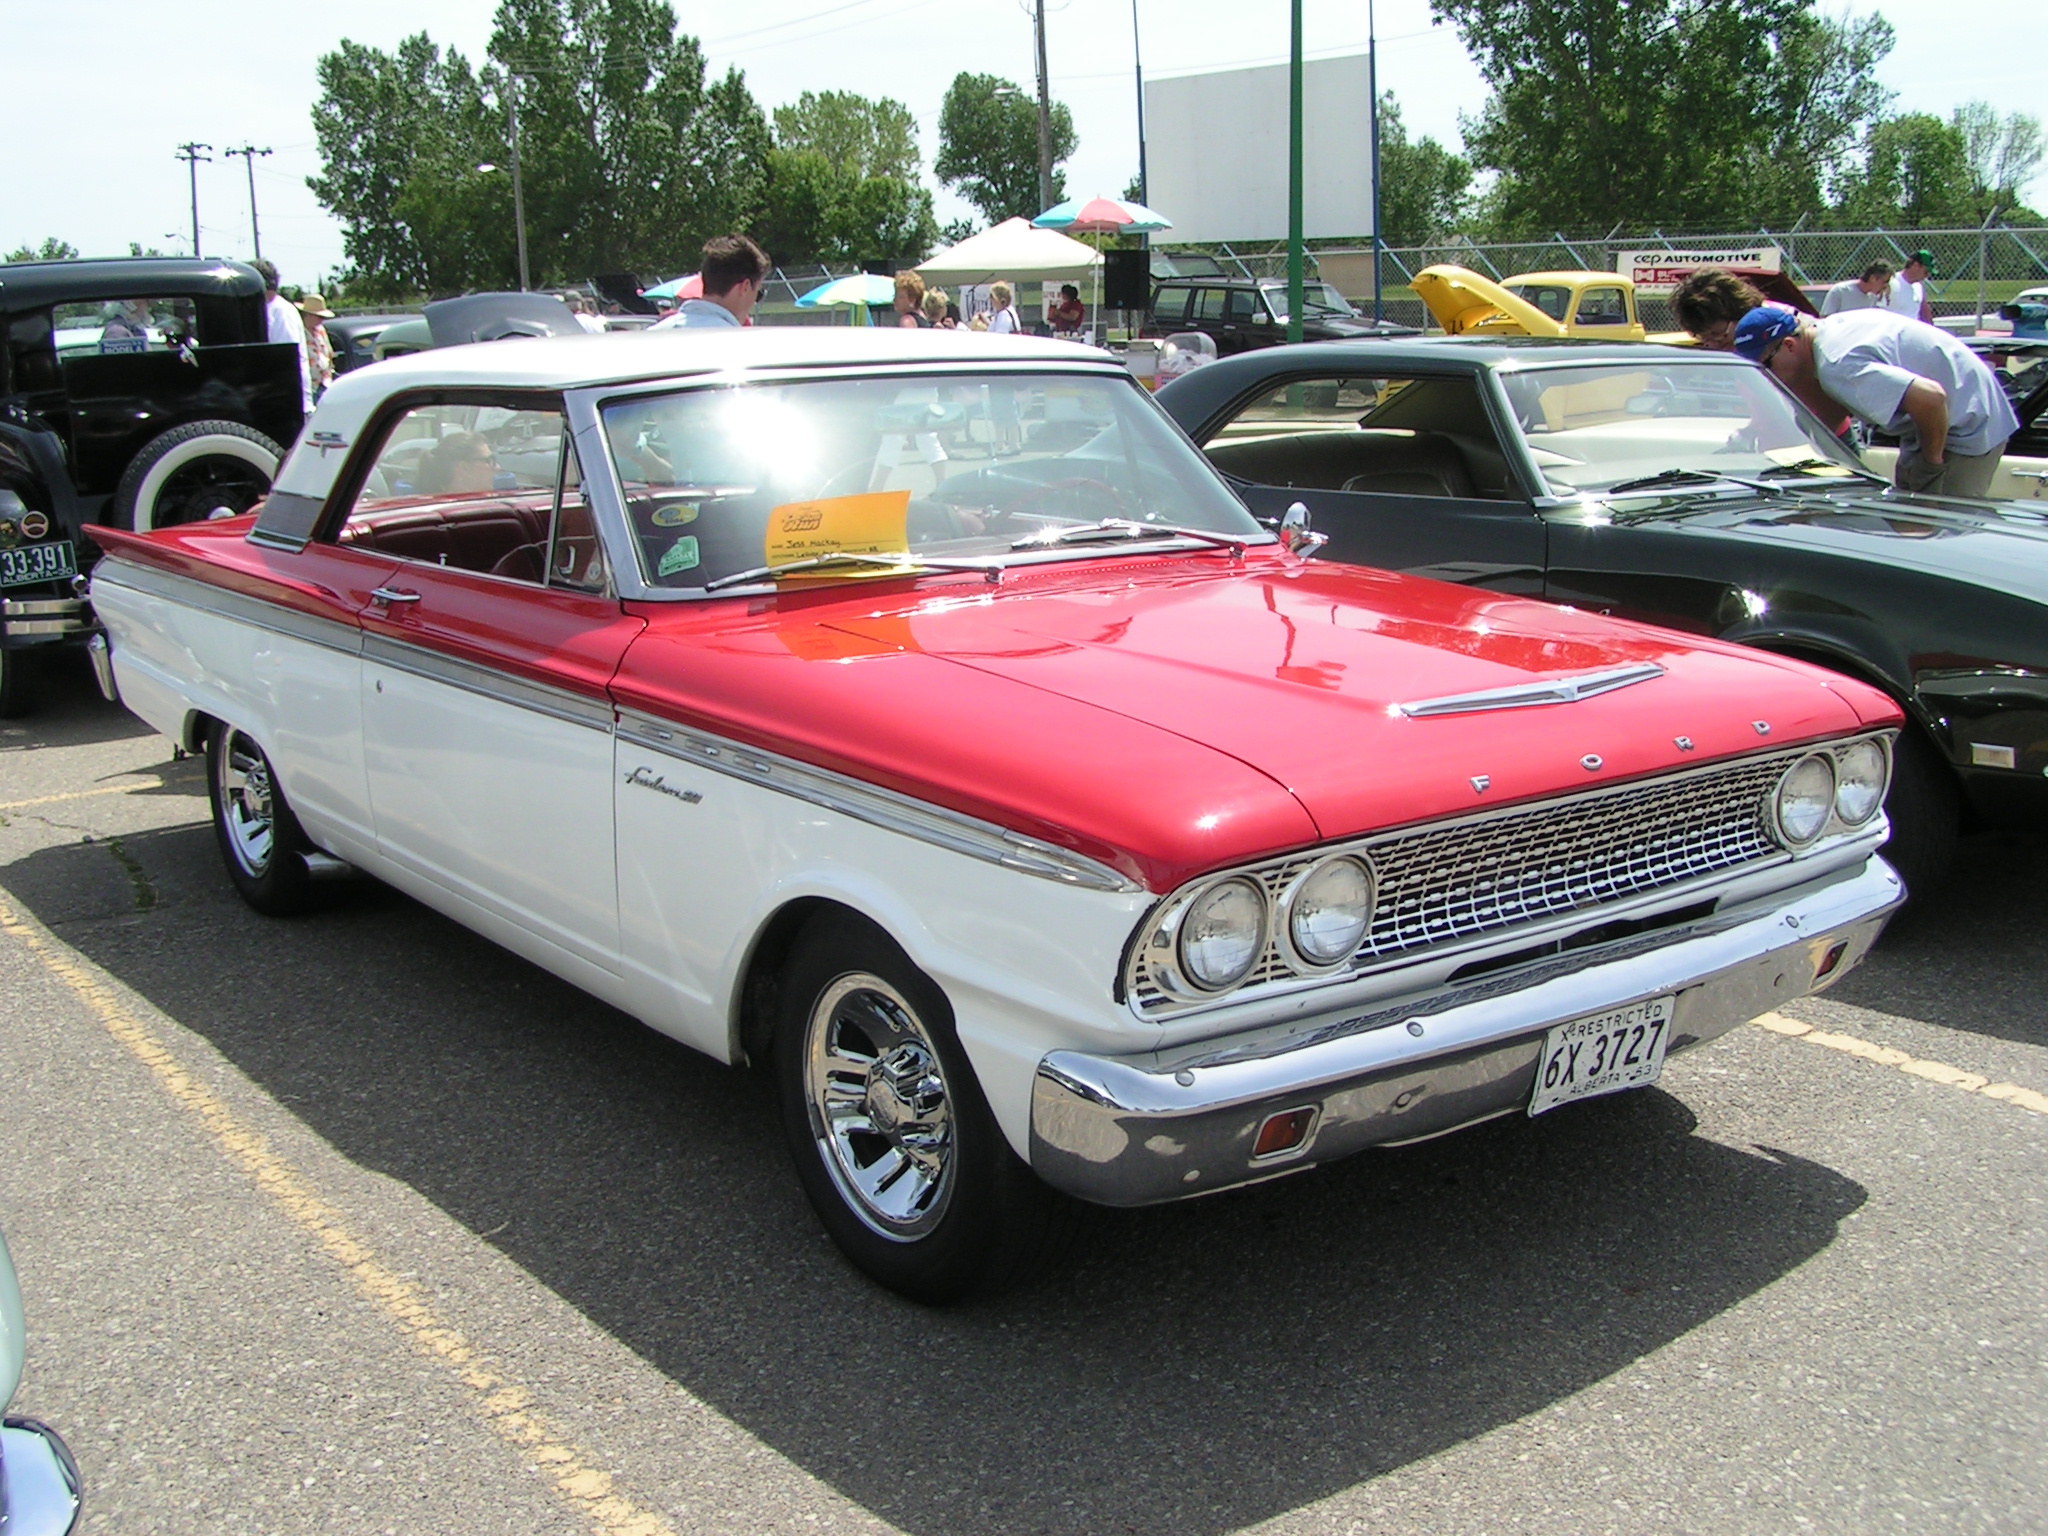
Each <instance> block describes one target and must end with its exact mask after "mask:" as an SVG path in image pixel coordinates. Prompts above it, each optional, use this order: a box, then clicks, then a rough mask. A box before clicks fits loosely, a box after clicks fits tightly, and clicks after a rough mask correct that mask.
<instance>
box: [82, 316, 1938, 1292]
mask: <svg viewBox="0 0 2048 1536" xmlns="http://www.w3.org/2000/svg"><path fill="white" fill-rule="evenodd" d="M94 536H95V537H96V538H98V539H99V540H100V541H101V542H102V543H103V544H104V545H105V546H106V551H107V558H106V559H105V560H103V561H102V562H101V563H100V565H99V567H98V569H97V571H96V573H95V575H94V578H93V583H92V600H93V604H94V606H95V608H96V609H97V611H98V613H99V615H100V617H101V618H102V619H103V620H104V621H105V624H106V629H107V642H108V644H107V645H106V647H104V648H103V649H102V651H101V652H100V653H99V654H98V656H97V658H96V659H97V660H98V662H99V663H100V665H101V672H102V682H103V685H104V686H106V687H108V688H109V689H114V688H118V693H119V696H120V697H121V698H122V699H123V700H125V701H126V703H127V704H128V706H129V707H130V708H131V709H133V710H134V711H135V712H136V713H138V714H140V715H141V716H142V717H143V718H144V719H145V720H147V721H149V722H150V723H151V724H152V725H154V726H156V727H157V728H158V729H159V730H161V731H163V732H164V733H165V734H166V735H168V736H170V737H172V738H173V739H174V740H176V741H178V742H181V743H183V744H184V745H186V746H187V747H189V748H192V749H194V750H199V749H202V748H203V749H204V751H205V752H206V753H207V756H208V760H209V775H210V782H211V786H212V794H213V805H214V813H215V818H216V821H217V823H218V830H219V837H220V844H221V849H222V852H223V854H224V855H225V858H226V863H227V868H228V872H229V874H230V875H231V877H232V878H233V880H234V881H235V883H236V884H237V885H238V886H239V887H240V888H241V890H242V892H243V894H244V895H245V896H246V897H247V898H248V899H249V901H250V902H251V903H253V904H254V905H255V906H256V907H258V908H259V909H261V910H263V911H266V912H275V913H283V912H287V911H291V910H295V909H297V908H300V907H302V906H304V905H306V904H307V902H308V898H309V895H310V893H311V892H312V891H313V889H314V887H315V885H316V884H317V882H319V881H320V880H322V879H323V877H327V876H331V875H336V874H343V873H346V871H347V870H349V869H350V868H356V869H361V870H365V871H368V872H369V873H371V874H373V875H375V876H377V877H378V878H380V879H382V880H386V881H388V882H390V883H391V884H393V885H395V886H397V887H399V888H400V889H402V890H404V891H407V892H409V893H410V894H411V895H413V896H414V897H416V898H418V899H419V900H420V901H422V902H424V903H426V904H427V905H429V906H431V907H434V908H436V909H438V910H440V911H442V912H445V913H447V914H449V915H450V916H451V917H453V918H455V919H456V920H457V921H459V922H462V923H465V924H467V925H469V926H470V927H472V928H474V929H476V930H477V931H479V932H481V933H483V934H486V935H488V936H489V937H491V938H492V939H494V940H496V941H497V942H498V943H500V944H502V945H504V946H505V947H506V948H507V949H510V950H512V951H514V952H516V953H518V954H520V955H523V956H525V957H526V958H527V959H529V960H531V961H533V962H534V963H536V964H538V965H541V966H543V967H545V968H547V969H548V970H550V971H553V972H555V973H556V974H558V975H560V976H563V977H565V978H567V979H568V980H570V981H572V982H574V983H575V984H577V985H578V986H581V987H584V988H586V989H588V990H589V991H590V992H592V993H594V994H596V995H597V996H599V997H601V998H604V999H606V1000H607V1001H609V1002H611V1003H613V1004H615V1005H616V1006H618V1007H620V1008H622V1009H625V1010H626V1011H628V1012H629V1013H631V1014H633V1015H635V1016H637V1017H638V1018H640V1019H643V1020H645V1021H646V1022H647V1023H648V1024H649V1025H651V1026H652V1027H654V1028H655V1029H658V1030H661V1031H663V1032H665V1033H667V1034H669V1035H672V1036H674V1037H675V1038H676V1039H678V1040H681V1041H683V1042H685V1043H687V1044H689V1045H692V1046H695V1047H697V1048H698V1049H700V1050H703V1051H706V1052H708V1053H710V1054H711V1055H713V1056H716V1057H718V1058H719V1059H720V1060H722V1061H729V1062H735V1063H741V1062H751V1063H765V1064H767V1065H768V1066H769V1067H770V1068H771V1069H772V1070H773V1071H774V1073H775V1074H776V1076H777V1079H778V1083H779V1087H780V1092H781V1098H782V1103H783V1105H784V1109H785V1114H786V1120H787V1128H788V1132H789V1137H790V1141H791V1144H792V1148H793V1151H794V1154H795V1158H796V1163H797V1168H798V1171H799V1174H800V1176H801V1178H802V1181H803V1184H804V1187H805V1189H806V1191H807V1192H808V1194H809V1196H810V1198H811V1200H812V1201H813V1203H814V1204H815V1205H816V1207H817V1209H818V1212H819V1215H820V1216H821V1218H822V1219H823V1221H824V1223H825V1225H826V1226H827V1227H828V1228H829V1229H830V1230H831V1233H832V1235H833V1237H834V1238H835V1239H836V1240H837V1241H838V1243H839V1244H840V1246H841V1247H842V1248H843V1249H844V1250H845V1252H846V1253H847V1254H848V1256H849V1257H850V1258H851V1259H852V1260H853V1262H854V1263H856V1264H857V1265H859V1266H860V1267H861V1268H862V1269H864V1270H866V1271H867V1272H868V1273H869V1274H871V1275H873V1276H875V1277H876V1278H878V1279H879V1280H881V1281H882V1282H883V1283H885V1284H887V1285H890V1286H893V1287H896V1288H897V1289H899V1290H902V1291H904V1292H906V1293H908V1294H911V1295H915V1296H920V1297H924V1298H929V1299H942V1298H946V1297H952V1296H957V1295H960V1294H962V1293H964V1292H966V1291H967V1290H970V1289H972V1288H974V1287H976V1286H977V1285H981V1284H983V1283H986V1282H991V1281H994V1280H996V1279H999V1278H1001V1277H1004V1276H1006V1275H1009V1274H1011V1273H1014V1272H1015V1271H1016V1270H1017V1269H1019V1268H1020V1267H1022V1266H1025V1265H1026V1264H1028V1263H1029V1262H1030V1261H1031V1260H1032V1258H1033V1256H1034V1255H1035V1254H1036V1253H1038V1252H1039V1251H1040V1250H1041V1249H1042V1248H1043V1247H1044V1246H1045V1245H1046V1244H1047V1243H1048V1242H1049V1241H1050V1240H1051V1238H1052V1237H1053V1236H1054V1235H1056V1233H1057V1232H1058V1231H1059V1229H1060V1227H1061V1223H1062V1219H1063V1216H1064V1215H1066V1214H1069V1213H1070V1211H1071V1207H1069V1206H1067V1205H1066V1204H1065V1202H1064V1201H1063V1200H1062V1199H1061V1197H1060V1194H1059V1193H1057V1192H1064V1193H1065V1194H1067V1195H1073V1196H1079V1197H1080V1198H1082V1199H1084V1200H1090V1201H1097V1202H1102V1203H1107V1204H1111V1205H1132V1204H1140V1203H1144V1202H1149V1201H1159V1200H1168V1199H1173V1198H1177V1197H1180V1196H1185V1195H1195V1194H1201V1193H1204V1192H1206V1191H1210V1190H1215V1189H1221V1188H1225V1187H1228V1186H1230V1185H1236V1184H1244V1183H1248V1182H1250V1181H1253V1180H1258V1179H1264V1178H1269V1177H1272V1176H1275V1175H1277V1174H1281V1173H1286V1172H1290V1171H1294V1170H1298V1169H1302V1168H1306V1167H1309V1166H1312V1165H1314V1164H1316V1163H1320V1162H1324V1161H1327V1160H1329V1159H1331V1158H1335V1157H1341V1156H1344V1155H1345V1154H1348V1153H1351V1152H1355V1151H1358V1150H1359V1149H1361V1148H1364V1147H1369V1146H1374V1145H1382V1144H1388V1143H1395V1142H1410V1141H1414V1140H1417V1139H1418V1138H1422V1137H1427V1136H1432V1135H1436V1134H1438V1133H1440V1132H1444V1131H1449V1130H1452V1129H1455V1128H1457V1127H1460V1126H1464V1125H1469V1124H1472V1123H1473V1122H1475V1121H1479V1120H1485V1119H1488V1118H1491V1117H1493V1116H1496V1115H1502V1114H1508V1113H1524V1114H1537V1113H1541V1112H1544V1111H1548V1110H1551V1109H1554V1108H1557V1107H1560V1106H1564V1105H1568V1104H1571V1103H1573V1102H1574V1101H1577V1100H1580V1099H1584V1098H1587V1097H1590V1096H1592V1095H1595V1094H1602V1093H1607V1092H1611V1091H1615V1090H1619V1089H1628V1088H1635V1087H1641V1086H1643V1085H1646V1084H1648V1083H1651V1082H1654V1081H1655V1080H1656V1078H1657V1075H1658V1072H1659V1069H1660V1067H1661V1065H1662V1063H1663V1061H1664V1059H1665V1057H1666V1055H1667V1054H1668V1053H1669V1052H1672V1051H1676V1050H1679V1049H1682V1048H1684V1047H1687V1046H1691V1045H1695V1044H1698V1043H1700V1042H1702V1041H1706V1040H1710V1039H1712V1038H1714V1037H1715V1036H1717V1035H1719V1034H1721V1033H1723V1032H1724V1031H1726V1030H1728V1029H1729V1028H1731V1027H1732V1026H1734V1025H1736V1024H1738V1023H1740V1022H1741V1021H1743V1020H1746V1019H1749V1018H1751V1017H1753V1016H1755V1015H1756V1014H1758V1013H1761V1012H1763V1011H1764V1010H1766V1009H1769V1008H1771V1007H1774V1006H1776V1005H1778V1004H1781V1003H1783V1002H1785V1001H1787V1000H1788V999H1792V998H1796V997H1799V996H1802V995H1804V994H1806V993H1809V992H1812V991H1814V990H1815V989H1816V988H1819V987H1822V986H1825V985H1827V984H1828V983H1830V982H1832V981H1834V980H1835V979H1836V978H1838V977H1840V976H1842V975H1843V974H1844V973H1846V972H1847V970H1848V969H1849V968H1850V967H1851V966H1853V965H1854V964H1855V963H1856V962H1857V961H1858V960H1859V959H1860V958H1861V957H1862V955H1863V954H1864V952H1865V951H1866V949H1867V948H1868V947H1869V945H1870V944H1871V942H1872V941H1873V940H1874V939H1875V938H1876V936H1877V934H1878V931H1879V929H1880V928H1881V927H1882V926H1883V923H1884V919H1885V917H1886V915H1887V914H1888V913H1889V912H1890V911H1891V909H1892V908H1893V906H1894V905H1895V904H1896V903H1897V902H1898V900H1899V898H1900V889H1899V885H1898V882H1897V881H1896V879H1895V878H1894V877H1893V875H1892V873H1891V872H1890V870H1888V869H1887V868H1886V867H1885V866H1884V864H1883V863H1882V862H1881V861H1880V860H1879V859H1878V858H1877V857H1876V849H1877V847H1878V844H1879V843H1880V842H1881V841H1882V840H1883V838H1884V835H1885V825H1884V817H1883V815H1882V812H1881V805H1882V802H1883V799H1884V792H1885V785H1886V779H1887V775H1888V772H1889V765H1890V745H1889V744H1890V740H1891V736H1892V732H1893V730H1894V728H1895V727H1896V725H1897V724H1898V721H1899V716H1898V713H1897V711H1896V710H1895V709H1894V707H1893V706H1892V704H1891V703H1890V702H1889V701H1888V700H1886V699H1885V698H1884V697H1883V696H1882V695H1881V694H1879V693H1878V692H1876V691H1875V690H1874V689H1870V688H1866V687H1863V686H1860V685H1859V684H1857V683H1854V682H1851V681H1848V680H1846V679H1844V678H1841V677H1837V676H1833V675H1830V674H1827V673H1823V672H1821V671H1819V670H1817V669H1815V668H1812V667H1808V666H1804V665H1801V664H1799V663H1796V662H1790V661H1784V660H1779V659H1776V658H1772V657H1769V656H1764V655H1760V654H1757V653H1755V652H1751V651H1744V650H1738V649H1736V648H1735V647H1733V646H1726V645H1719V644H1714V643H1711V642H1701V641H1694V640H1689V639H1686V638H1683V637H1681V636H1678V635H1674V634H1671V633H1667V632H1663V631H1658V630H1652V629H1646V628H1641V627H1637V626H1633V625H1629V624H1624V623H1620V622H1616V621H1611V620H1607V619H1602V618H1598V617H1594V616H1590V615H1586V614H1578V613H1573V612H1570V611H1568V610H1563V611H1561V610H1559V609H1557V608H1554V607H1551V606H1548V605H1545V604H1538V603H1532V602H1524V601H1520V600H1514V599H1507V598H1502V597H1498V596H1495V595H1492V594H1489V593H1486V592H1484V591H1475V590H1472V589H1470V588H1464V587H1456V586H1450V585H1444V584H1439V583H1435V582H1430V581H1422V580H1416V579H1411V578H1406V577H1398V576H1392V575H1386V574H1380V573H1375V572H1371V571H1365V570H1360V569H1356V568H1346V567H1338V566H1332V565H1328V564H1324V563H1319V562H1312V561H1310V560H1308V559H1307V558H1305V549H1306V548H1307V547H1308V546H1309V544H1310V543H1311V541H1312V540H1313V538H1314V535H1313V534H1312V533H1311V532H1309V531H1308V530H1307V529H1306V528H1305V527H1304V526H1302V525H1301V523H1300V521H1299V520H1298V519H1296V518H1294V517H1292V516H1290V518H1289V519H1288V521H1287V522H1286V523H1284V524H1283V525H1282V526H1281V527H1280V528H1278V529H1272V528H1268V527H1265V526H1262V525H1261V524H1260V523H1258V522H1257V521H1255V520H1254V519H1253V518H1252V517H1251V516H1250V515H1249V514H1248V513H1247V512H1246V511H1245V509H1244V508H1243V507H1242V506H1241V505H1240V504H1239V503H1238V502H1237V501H1236V500H1234V499H1233V498H1232V496H1231V494H1230V492H1229V491H1228V490H1227V489H1226V487H1225V486H1224V485H1223V483H1222V482H1221V481H1219V480H1218V479H1217V477H1216V476H1215V474H1214V473H1213V472H1212V471H1211V470H1210V469H1209V468H1208V466H1207V465H1206V464H1205V463H1204V461H1203V460H1202V458H1201V456H1200V455H1199V454H1198V453H1197V452H1196V451H1195V450H1194V449H1193V447H1191V446H1190V444H1189V443H1188V442H1187V440H1186V439H1185V438H1184V437H1182V436H1181V435H1180V434H1179V433H1178V432H1177V431H1176V430H1175V429H1174V428H1173V427H1172V426H1171V425H1170V424H1169V423H1168V422H1167V421H1166V419H1165V418H1164V417H1163V416H1162V415H1161V414H1160V412H1159V411H1158V409H1157V408H1156V407H1155V406H1154V405H1153V404H1152V402H1151V401H1150V399H1149V398H1148V397H1147V396H1146V395H1145V394H1144V392H1143V391H1142V390H1140V389H1139V388H1138V387H1137V386H1136V385H1135V384H1134V383H1133V381H1132V380H1131V378H1130V377H1129V375H1128V374H1126V373H1125V372H1124V371H1123V370H1122V369H1121V368H1120V367H1118V366H1117V365H1116V364H1115V363H1114V362H1113V361H1112V360H1111V359H1109V358H1107V357H1105V356H1103V355H1102V354H1099V353H1092V352H1089V351H1086V350H1083V349H1080V348H1076V347H1072V346H1068V345H1063V344H1058V343H1046V342H1034V341H1031V340H1028V339H1020V338H1011V337H987V338H982V337H963V336H958V335H951V334H947V335H940V334H937V333H930V332H925V333H905V332H899V331H881V330H878V331H866V332H863V331H859V330H850V331H825V330H809V329H804V330H796V329H792V330H786V331H780V332H777V331H752V332H744V333H742V332H731V333H704V332H677V333H674V334H666V333H665V334H660V335H650V336H638V337H587V338H565V339H557V340H541V341H509V342H501V343H496V344H492V345H486V346H467V347H459V348H454V349H450V350H444V351H436V352H430V353H424V354H421V355H419V356H416V357H411V358H405V359H402V360H398V361H395V362H391V363H387V364H383V365H380V366H379V367H376V368H372V369H366V370H363V371H361V372H358V373H353V374H349V375H347V376H346V377H344V378H343V379H342V380H341V381H340V382H338V383H337V384H336V385H335V386H334V388H333V390H332V391H330V392H329V394H328V395H327V396H326V398H325V399H324V400H323V401H322V403H321V405H320V408H319V410H318V412H317V413H316V414H315V416H314V417H313V419H312V421H311V422H310V423H309V424H308V428H307V431H306V432H305V435H304V436H303V437H302V438H301V440H300V441H299V443H298V445H297V446H296V448H294V450H293V451H292V453H291V455H290V457H289V459H288V460H287V462H286V463H285V465H284V467H283V469H282V471H281V472H280V474H279V476H278V479H277V484H276V489H275V491H274V492H273V494H272V495H271V496H270V498H269V499H268V500H267V501H266V502H265V503H264V504H263V505H262V507H261V509H260V511H259V512H258V513H257V514H256V515H253V516H244V517H236V518H227V519H224V520H220V521H213V522H207V523H200V524H197V525H191V526H186V527H180V528H174V529H168V530H164V531H161V532H158V533H153V534H149V535H142V536H138V535H132V534H124V533H119V532H115V531H110V530H101V529H96V530H94Z"/></svg>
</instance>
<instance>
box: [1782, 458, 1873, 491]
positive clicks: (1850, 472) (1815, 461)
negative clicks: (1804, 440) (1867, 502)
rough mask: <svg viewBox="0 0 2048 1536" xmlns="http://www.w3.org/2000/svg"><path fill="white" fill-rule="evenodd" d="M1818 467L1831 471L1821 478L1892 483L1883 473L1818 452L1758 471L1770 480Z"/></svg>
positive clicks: (1806, 471) (1803, 473) (1808, 471)
mask: <svg viewBox="0 0 2048 1536" xmlns="http://www.w3.org/2000/svg"><path fill="white" fill-rule="evenodd" d="M1817 469H1825V470H1827V471H1829V473H1828V474H1826V475H1823V476H1817V477H1816V478H1819V479H1826V480H1835V479H1844V480H1846V479H1852V478H1853V479H1857V480H1868V481H1869V482H1870V483H1871V484H1872V485H1890V484H1891V481H1889V480H1887V479H1885V478H1884V476H1882V475H1873V474H1872V473H1871V472H1870V471H1869V470H1867V469H1857V468H1856V467H1855V466H1853V465H1850V464H1843V463H1841V462H1839V461H1838V460H1835V459H1824V458H1821V457H1820V456H1819V455H1818V454H1816V455H1815V456H1814V457H1813V458H1810V459H1794V460H1793V461H1792V462H1791V463H1790V464H1780V465H1777V466H1776V467H1775V468H1772V469H1765V470H1759V471H1758V473H1759V474H1761V475H1763V476H1764V478H1765V479H1767V480H1768V479H1777V478H1779V477H1780V476H1784V475H1806V474H1810V473H1811V472H1812V471H1814V470H1817Z"/></svg>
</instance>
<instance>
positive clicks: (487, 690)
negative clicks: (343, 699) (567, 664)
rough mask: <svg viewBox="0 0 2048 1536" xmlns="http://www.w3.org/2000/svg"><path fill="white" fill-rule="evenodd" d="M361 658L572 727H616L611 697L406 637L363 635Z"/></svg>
mask: <svg viewBox="0 0 2048 1536" xmlns="http://www.w3.org/2000/svg"><path fill="white" fill-rule="evenodd" d="M363 659H364V660H365V661H373V662H377V663H380V664H382V665H384V666H388V667H393V668H396V669H397V670H398V671H400V672H408V673H411V674H412V675H413V676H414V677H422V678H425V679H427V680H428V681H429V682H435V683H446V684H447V685H448V686H449V687H451V688H460V689H461V690H462V691H463V692H464V693H473V694H476V695H478V696H479V697H482V698H486V699H493V700H495V701H497V702H498V703H500V704H510V705H512V706H513V707H514V708H516V709H530V710H532V711H534V712H535V713H536V714H542V715H550V716H552V717H553V718H555V719H557V720H566V721H567V722H568V723H569V724H571V725H584V726H588V727H590V728H591V729H592V730H597V731H609V730H611V728H612V706H611V701H610V700H609V699H593V698H591V697H589V696H588V695H586V694H581V693H572V692H571V691H570V690H568V689H567V688H555V687H551V686H549V685H548V684H546V683H535V682H530V681H528V680H527V679H526V678H523V677H511V676H508V675H507V674H506V673H503V672H500V671H497V670H496V669H495V668H492V667H486V666H480V665H478V664H477V663H476V662H473V661H463V660H460V659H459V658H457V657H454V656H449V655H446V654H444V653H443V652H440V651H436V650H431V649H429V648H428V647H426V646H421V645H414V644H412V643H410V642H408V641H404V640H394V639H392V638H390V637H389V636H388V635H374V634H365V635H364V636H363Z"/></svg>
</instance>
